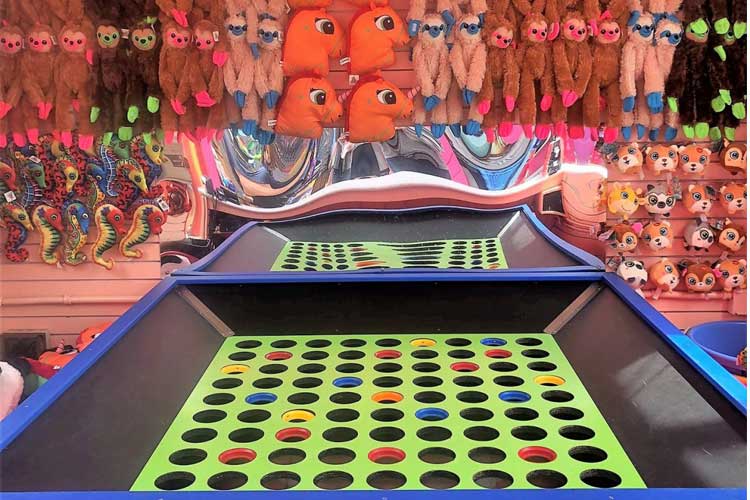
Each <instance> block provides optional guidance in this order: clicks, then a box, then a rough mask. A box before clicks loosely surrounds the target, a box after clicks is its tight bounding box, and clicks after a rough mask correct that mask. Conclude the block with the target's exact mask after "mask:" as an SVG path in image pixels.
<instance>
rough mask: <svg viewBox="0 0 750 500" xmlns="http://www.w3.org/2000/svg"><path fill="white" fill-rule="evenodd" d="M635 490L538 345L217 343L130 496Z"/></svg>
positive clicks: (343, 339)
mask: <svg viewBox="0 0 750 500" xmlns="http://www.w3.org/2000/svg"><path fill="white" fill-rule="evenodd" d="M505 487H508V488H537V487H539V488H558V487H564V488H591V487H621V488H644V487H645V485H644V483H643V481H642V480H641V478H640V476H639V475H638V472H637V471H636V470H635V468H634V466H633V465H632V464H631V462H630V460H629V459H628V457H627V455H626V454H625V452H624V451H623V449H622V447H621V446H620V444H619V442H618V441H617V439H616V438H615V436H614V434H613V433H612V431H611V430H610V429H609V427H608V426H607V423H606V422H605V420H604V418H603V417H602V416H601V414H600V413H599V411H598V409H597V407H596V404H595V403H594V402H593V401H592V400H591V398H590V397H589V395H588V393H587V392H586V389H585V388H584V387H583V385H582V384H581V382H580V380H578V377H577V376H576V373H575V371H574V370H573V369H572V367H571V366H570V364H569V363H568V361H567V360H566V358H565V356H564V355H563V354H562V352H561V351H560V349H559V347H558V346H557V344H556V343H555V340H554V338H553V337H552V336H550V335H543V334H542V335H539V334H497V335H491V336H490V335H485V334H481V335H478V334H467V335H458V334H446V335H430V336H429V338H427V339H425V338H422V337H419V336H417V335H408V334H407V335H388V336H383V335H379V336H375V335H361V336H356V337H354V336H346V335H340V336H326V337H322V336H309V335H300V336H294V337H282V338H278V337H276V338H275V340H274V338H270V337H269V338H264V337H239V336H238V337H231V338H228V339H227V340H226V341H225V342H224V344H223V345H222V347H221V349H220V350H219V352H218V353H217V355H216V357H215V358H214V360H213V361H212V362H211V364H210V365H209V367H208V369H207V370H206V373H205V374H204V376H203V377H202V378H201V380H200V381H199V382H198V384H197V385H196V387H195V389H194V390H193V392H192V394H190V396H189V397H188V399H187V401H186V402H185V405H184V406H183V407H182V409H181V410H180V412H179V414H178V415H177V417H176V418H175V419H174V421H173V422H172V424H171V426H170V427H169V429H168V431H167V432H166V434H165V436H164V437H163V439H162V440H161V442H160V443H159V444H158V446H157V447H156V450H155V451H154V453H153V455H152V456H151V458H150V459H149V460H148V463H146V464H145V467H144V468H143V470H142V471H141V473H140V475H139V477H138V478H137V480H136V481H135V483H134V484H133V486H132V488H131V490H133V491H154V490H159V489H162V490H174V489H184V490H212V489H214V490H225V489H240V490H280V489H288V488H295V489H297V490H315V489H341V488H346V489H351V490H367V489H393V488H404V489H426V488H438V489H444V488H457V489H478V488H505Z"/></svg>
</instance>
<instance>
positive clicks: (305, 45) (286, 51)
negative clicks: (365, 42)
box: [281, 9, 345, 76]
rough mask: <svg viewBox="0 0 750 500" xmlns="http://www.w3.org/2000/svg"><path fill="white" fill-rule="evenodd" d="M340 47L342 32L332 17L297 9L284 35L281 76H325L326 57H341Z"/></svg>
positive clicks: (316, 11)
mask: <svg viewBox="0 0 750 500" xmlns="http://www.w3.org/2000/svg"><path fill="white" fill-rule="evenodd" d="M344 45H345V36H344V29H343V28H342V27H341V25H340V24H339V22H338V21H337V20H336V18H335V17H333V16H330V15H328V13H327V12H326V11H325V10H323V9H302V10H298V11H297V12H295V13H294V15H292V17H291V18H290V19H289V23H288V24H287V26H286V33H285V34H284V48H283V49H282V55H281V60H282V61H283V62H282V67H283V68H284V76H297V75H305V74H308V75H309V74H312V75H316V76H326V75H328V69H329V65H328V58H329V57H334V58H339V57H341V56H342V55H343V53H344Z"/></svg>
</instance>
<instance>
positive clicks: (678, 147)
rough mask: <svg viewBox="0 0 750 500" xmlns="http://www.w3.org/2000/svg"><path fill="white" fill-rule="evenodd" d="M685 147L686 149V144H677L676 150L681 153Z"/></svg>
mask: <svg viewBox="0 0 750 500" xmlns="http://www.w3.org/2000/svg"><path fill="white" fill-rule="evenodd" d="M686 149H687V146H677V151H679V152H680V153H682V152H683V151H685V150H686Z"/></svg>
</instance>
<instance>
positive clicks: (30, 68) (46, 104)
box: [21, 24, 114, 144]
mask: <svg viewBox="0 0 750 500" xmlns="http://www.w3.org/2000/svg"><path fill="white" fill-rule="evenodd" d="M27 40H28V46H27V50H25V51H24V52H23V55H22V56H21V74H22V75H23V82H22V85H23V91H24V101H25V105H24V124H25V126H26V134H27V136H28V138H29V141H30V142H31V143H32V144H36V143H38V142H39V134H40V128H41V129H42V130H41V132H43V133H47V132H50V131H51V130H49V129H50V128H51V126H50V124H49V122H48V119H49V116H50V113H51V112H52V107H53V106H54V103H55V90H56V85H55V81H54V80H53V76H54V68H55V60H56V58H57V47H56V45H57V41H56V40H55V39H54V36H53V33H52V28H51V27H49V26H46V25H41V24H36V25H34V27H33V28H31V29H30V30H29V32H28V36H27ZM113 105H114V104H113ZM40 121H41V123H42V125H40Z"/></svg>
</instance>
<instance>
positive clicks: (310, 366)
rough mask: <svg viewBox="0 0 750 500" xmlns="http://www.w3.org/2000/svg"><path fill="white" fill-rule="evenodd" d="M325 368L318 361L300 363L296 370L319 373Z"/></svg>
mask: <svg viewBox="0 0 750 500" xmlns="http://www.w3.org/2000/svg"><path fill="white" fill-rule="evenodd" d="M325 369H326V366H325V365H321V364H320V363H307V364H306V365H301V366H300V367H299V368H297V371H298V372H300V373H320V372H322V371H325Z"/></svg>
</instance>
